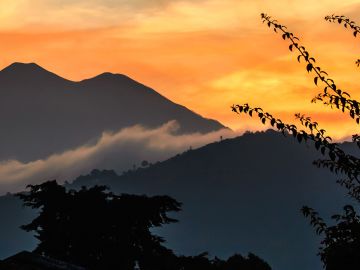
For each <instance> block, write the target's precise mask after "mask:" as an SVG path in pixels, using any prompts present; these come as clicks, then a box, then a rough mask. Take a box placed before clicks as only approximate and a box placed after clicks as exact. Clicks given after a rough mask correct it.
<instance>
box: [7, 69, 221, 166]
mask: <svg viewBox="0 0 360 270" xmlns="http://www.w3.org/2000/svg"><path fill="white" fill-rule="evenodd" d="M171 120H176V121H177V122H178V123H179V125H180V129H179V130H178V133H179V134H184V133H192V132H200V133H207V132H210V131H215V130H219V129H221V128H224V126H222V125H221V124H220V123H219V122H217V121H214V120H210V119H205V118H203V117H201V116H200V115H198V114H196V113H194V112H192V111H190V110H188V109H187V108H185V107H184V106H181V105H178V104H175V103H173V102H171V101H170V100H168V99H166V98H165V97H163V96H161V95H160V94H159V93H157V92H156V91H155V90H153V89H151V88H149V87H146V86H145V85H142V84H140V83H138V82H136V81H134V80H132V79H130V78H129V77H127V76H125V75H120V74H112V73H103V74H101V75H98V76H96V77H94V78H91V79H87V80H83V81H80V82H73V81H69V80H66V79H63V78H61V77H59V76H57V75H56V74H53V73H51V72H49V71H47V70H45V69H43V68H42V67H40V66H38V65H37V64H34V63H31V64H23V63H14V64H12V65H10V66H8V67H6V68H5V69H3V70H1V71H0V123H1V132H0V149H1V152H0V160H8V159H16V160H19V161H23V162H27V161H32V160H36V159H40V158H45V157H48V156H50V155H52V154H54V153H61V152H63V151H65V150H68V149H73V148H75V147H78V146H80V145H84V144H92V143H94V142H96V140H97V139H98V138H99V137H100V136H101V134H102V133H103V132H105V131H109V132H116V131H118V130H120V129H122V128H124V127H128V126H133V125H137V124H140V125H143V126H144V127H148V128H155V127H158V126H161V125H162V124H164V123H167V122H169V121H171Z"/></svg>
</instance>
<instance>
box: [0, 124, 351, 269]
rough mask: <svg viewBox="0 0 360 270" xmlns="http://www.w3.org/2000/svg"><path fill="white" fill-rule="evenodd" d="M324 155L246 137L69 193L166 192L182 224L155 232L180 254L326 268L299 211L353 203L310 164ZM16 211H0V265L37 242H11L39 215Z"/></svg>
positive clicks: (268, 137)
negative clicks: (179, 205)
mask: <svg viewBox="0 0 360 270" xmlns="http://www.w3.org/2000/svg"><path fill="white" fill-rule="evenodd" d="M343 146H344V147H345V148H346V149H348V150H354V149H355V148H354V146H353V145H352V144H343ZM319 157H320V156H319V153H318V152H316V150H315V149H314V147H313V146H312V145H310V144H309V145H304V144H298V143H297V141H295V140H294V139H293V138H292V137H284V136H283V135H282V134H280V133H277V132H274V131H267V132H258V133H247V134H245V135H243V136H241V137H237V138H234V139H227V140H223V141H221V142H216V143H212V144H209V145H206V146H204V147H201V148H198V149H194V150H189V151H186V152H184V153H182V154H179V155H177V156H174V157H172V158H170V159H168V160H166V161H163V162H158V163H155V164H150V165H147V166H146V167H143V168H139V169H136V170H129V171H127V172H125V173H124V174H123V175H120V176H119V175H117V174H116V173H115V172H114V171H110V170H108V171H100V170H94V171H93V172H91V173H90V174H89V175H83V176H80V177H78V178H77V179H76V180H75V181H74V182H73V183H72V184H69V186H68V187H69V188H79V187H81V186H83V185H88V186H91V185H94V184H100V185H108V186H110V187H111V190H112V191H114V192H118V193H135V194H148V195H154V194H157V195H161V194H167V195H170V196H172V197H174V198H175V199H177V200H179V201H181V202H183V211H182V212H181V213H180V214H178V215H176V218H178V219H179V220H180V222H179V223H177V224H174V225H167V226H165V227H164V228H162V229H159V230H158V231H157V233H158V234H160V235H161V236H164V237H165V239H166V240H167V245H168V246H169V247H170V248H172V249H174V250H175V251H176V252H177V253H180V254H186V255H194V254H199V253H200V252H203V251H209V252H210V255H219V256H221V257H228V256H229V255H231V254H233V253H234V252H240V253H242V254H246V253H247V252H249V251H251V252H254V253H255V254H257V255H258V256H260V257H261V258H263V259H265V260H266V261H267V262H269V264H270V265H271V266H272V267H273V269H277V270H288V269H293V270H303V269H321V263H320V260H319V258H318V257H317V256H316V253H317V248H318V246H319V238H318V237H316V234H315V232H314V230H313V229H312V228H311V226H310V225H309V223H308V220H306V219H305V218H304V217H303V216H302V215H301V213H300V208H301V207H302V206H303V205H308V206H310V207H313V208H315V209H316V210H318V211H319V212H320V214H321V216H323V217H325V218H326V217H330V216H331V215H332V214H334V213H339V212H340V211H341V208H342V206H343V205H344V204H346V203H348V201H349V199H348V198H347V196H346V194H345V190H343V189H342V188H341V187H339V186H338V185H337V184H336V183H335V181H336V179H337V177H336V176H334V175H333V174H331V173H330V172H328V171H327V170H323V169H318V168H316V167H315V166H313V165H312V161H313V160H314V159H317V158H319ZM339 177H340V176H339ZM11 198H12V196H7V197H3V198H1V199H0V201H1V200H3V202H2V203H4V204H5V201H7V202H8V206H7V209H9V207H10V206H9V205H14V202H11V203H9V201H10V200H11ZM2 203H1V204H2ZM1 204H0V205H1ZM19 205H20V204H19V202H17V206H13V208H12V210H11V211H8V210H7V209H6V207H3V208H2V210H1V211H0V214H1V219H2V220H7V223H6V226H4V225H2V230H1V231H0V239H7V241H0V251H2V252H1V254H0V259H1V256H4V257H5V256H8V255H11V254H13V253H15V252H16V251H20V250H23V249H24V247H25V246H24V244H26V245H27V246H26V247H29V245H30V244H34V241H33V242H29V241H26V239H25V238H23V241H22V240H21V237H23V236H22V235H21V237H18V238H16V239H13V240H11V234H14V233H15V231H14V229H13V228H14V227H18V226H19V225H21V224H24V223H26V222H28V221H29V220H30V219H31V216H32V215H33V214H34V213H31V211H29V210H28V209H21V208H20V206H19ZM11 230H12V231H11ZM10 231H11V234H10V233H9V232H10ZM18 232H19V230H18ZM22 234H23V233H22ZM16 235H20V234H16ZM15 242H16V243H15ZM9 243H12V245H13V246H15V247H16V249H10V248H9V247H8V246H9ZM4 250H5V251H6V252H4Z"/></svg>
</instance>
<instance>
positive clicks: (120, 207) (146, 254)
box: [18, 181, 181, 269]
mask: <svg viewBox="0 0 360 270" xmlns="http://www.w3.org/2000/svg"><path fill="white" fill-rule="evenodd" d="M29 187H30V191H29V192H28V193H22V194H19V195H18V196H19V197H20V198H21V199H22V200H23V201H24V204H25V205H26V206H30V207H32V208H36V209H40V212H39V215H38V216H37V217H36V218H35V219H34V220H33V221H32V222H31V223H30V224H27V225H24V226H22V228H23V229H24V230H26V231H35V232H36V237H37V238H38V239H39V241H40V242H39V244H38V246H37V248H36V249H35V252H36V253H39V254H42V255H46V256H50V257H53V258H57V259H61V260H64V261H68V262H72V263H75V264H78V265H82V266H85V267H88V268H89V269H134V267H135V265H136V264H138V265H139V267H140V269H163V268H162V267H163V266H162V265H161V263H162V262H163V261H165V258H172V257H174V256H175V255H174V254H173V253H172V251H171V250H169V249H167V248H165V247H164V246H163V245H162V243H163V242H164V240H163V239H162V238H161V237H159V236H156V235H154V234H153V233H152V232H151V228H154V227H160V226H162V225H163V224H168V223H172V222H176V221H177V220H175V219H173V218H170V217H169V216H168V212H177V211H180V207H181V204H180V203H179V202H177V201H176V200H174V199H172V198H171V197H168V196H154V197H147V196H137V195H128V194H122V195H114V194H112V193H110V192H107V191H106V188H105V187H103V186H95V187H92V188H89V189H88V188H85V187H84V188H82V189H81V190H79V191H75V190H69V191H67V190H66V189H65V187H63V186H61V185H58V184H57V182H56V181H49V182H45V183H43V184H40V185H30V186H29ZM159 257H162V258H164V260H158V258H159ZM167 269H170V268H167Z"/></svg>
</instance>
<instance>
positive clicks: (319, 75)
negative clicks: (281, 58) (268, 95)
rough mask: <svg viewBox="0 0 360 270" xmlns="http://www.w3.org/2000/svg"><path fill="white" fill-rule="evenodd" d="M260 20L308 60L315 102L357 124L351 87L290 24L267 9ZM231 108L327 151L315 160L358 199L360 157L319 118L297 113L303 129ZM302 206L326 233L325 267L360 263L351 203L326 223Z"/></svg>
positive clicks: (359, 114) (359, 109)
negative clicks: (337, 79)
mask: <svg viewBox="0 0 360 270" xmlns="http://www.w3.org/2000/svg"><path fill="white" fill-rule="evenodd" d="M261 19H262V20H263V23H266V24H267V26H268V27H269V28H272V29H273V30H274V32H276V33H277V32H280V33H281V35H282V38H283V39H284V40H288V41H289V42H290V45H289V50H290V51H293V50H295V51H297V52H298V56H297V60H298V62H301V61H304V62H305V64H306V71H307V72H308V73H312V74H315V76H314V84H315V85H316V86H319V85H320V83H321V84H322V85H323V91H322V92H320V93H319V94H317V95H316V96H315V97H314V98H313V99H312V102H313V103H314V102H317V101H321V102H322V103H323V104H324V105H326V106H330V107H331V108H333V109H337V110H340V111H342V112H343V113H345V112H347V113H348V114H349V116H350V117H351V118H352V119H354V120H355V122H356V124H359V122H360V104H359V102H358V101H357V100H355V99H352V98H351V96H350V94H349V93H348V92H346V91H343V90H342V89H340V88H339V87H338V86H337V85H336V83H335V81H334V80H333V79H331V78H330V77H329V75H328V73H327V72H326V71H324V70H323V69H322V68H321V67H320V66H318V65H317V64H316V60H315V58H314V57H312V56H311V55H310V53H309V52H308V51H307V49H306V48H305V47H304V46H302V45H301V44H300V39H299V38H298V37H297V36H295V35H294V34H293V33H291V32H289V31H288V30H287V27H286V26H284V25H281V24H279V23H278V21H276V20H273V19H272V18H271V17H270V16H268V15H266V14H264V13H262V14H261ZM325 20H327V21H330V22H338V23H339V24H343V25H344V27H346V28H350V29H352V30H353V35H354V37H356V36H357V34H358V33H359V32H360V27H359V26H357V25H356V24H355V22H354V21H351V20H350V19H348V18H346V17H345V16H336V15H332V16H326V17H325ZM356 64H357V65H358V66H359V64H360V60H357V61H356ZM232 110H233V111H234V112H235V113H238V114H241V113H245V114H249V115H250V116H253V115H254V114H256V115H257V116H258V117H259V119H260V121H261V122H262V123H263V124H266V123H267V122H268V123H270V124H271V126H273V127H274V128H275V129H278V130H279V131H281V132H282V133H283V134H284V135H288V134H289V135H292V136H294V138H296V139H297V140H298V141H299V143H301V142H307V141H312V142H313V145H314V147H315V148H316V149H317V150H319V151H320V152H321V153H322V154H323V155H324V156H328V159H321V160H316V161H314V164H315V165H317V166H318V167H325V168H328V169H330V171H331V172H333V173H336V174H341V175H342V176H343V177H344V178H343V179H340V180H338V183H339V184H340V185H341V186H343V187H345V188H346V189H347V192H348V194H349V195H350V197H351V198H353V199H354V200H355V201H356V202H357V203H359V202H360V179H359V173H360V159H359V158H357V157H355V156H353V155H351V154H348V153H346V152H345V151H344V150H343V149H341V147H340V146H339V145H338V144H336V143H333V142H332V139H331V137H330V136H328V135H327V134H326V131H325V130H324V129H321V128H320V127H319V124H318V123H317V122H315V121H312V119H311V118H310V117H308V116H305V115H303V114H300V113H297V114H295V117H296V118H297V119H298V120H299V122H300V123H301V125H302V126H303V127H304V128H305V130H304V129H299V128H298V127H297V126H296V125H295V124H288V123H284V122H283V121H282V120H281V119H278V118H275V117H273V116H272V115H271V114H270V113H268V112H264V111H263V109H262V108H253V107H251V106H250V105H249V104H247V103H245V104H242V105H233V106H232ZM352 139H353V142H355V143H357V145H358V147H359V148H360V135H358V134H355V135H353V137H352ZM301 211H302V213H303V215H304V216H305V217H308V218H309V219H310V224H311V225H312V226H313V227H314V228H315V230H316V233H317V234H320V235H323V237H324V238H323V240H322V242H321V246H320V248H319V255H320V258H321V260H322V262H323V264H324V267H325V268H326V269H327V270H335V269H336V270H338V269H347V270H351V269H358V268H359V267H360V217H359V216H358V215H357V214H356V211H355V209H354V207H353V206H351V205H346V206H345V207H344V213H343V214H342V215H334V216H332V219H333V220H334V221H335V225H333V226H328V225H327V224H326V223H325V221H324V220H323V219H322V218H321V217H320V216H319V214H318V213H317V212H316V211H315V210H313V209H312V208H309V207H307V206H304V207H303V208H302V209H301Z"/></svg>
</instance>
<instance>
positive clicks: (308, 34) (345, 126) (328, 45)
mask: <svg viewBox="0 0 360 270" xmlns="http://www.w3.org/2000/svg"><path fill="white" fill-rule="evenodd" d="M261 12H266V13H268V14H271V15H272V16H273V17H274V18H277V19H278V20H279V21H280V22H281V23H282V24H284V25H287V26H288V28H289V30H290V31H293V32H294V33H296V34H297V35H298V36H299V37H301V41H302V43H303V44H304V45H305V46H306V47H307V48H308V50H309V51H310V52H311V53H312V55H313V56H314V57H315V58H316V59H317V62H318V64H319V65H320V66H321V67H322V68H323V69H324V70H326V71H328V73H329V75H330V77H331V78H333V79H334V80H335V81H336V82H337V84H338V85H339V86H340V87H341V88H342V89H344V90H346V91H348V92H350V93H351V94H352V96H353V97H354V98H357V99H360V89H359V86H360V85H359V84H358V83H357V82H356V80H355V78H357V76H358V72H359V70H358V69H357V67H356V65H355V60H356V59H357V58H359V55H360V47H359V45H360V40H359V38H357V39H355V38H354V37H353V36H352V32H351V31H348V30H346V29H344V28H343V27H342V26H339V25H337V24H331V23H328V22H326V21H325V20H324V19H323V18H324V16H326V15H329V14H333V13H335V14H339V15H342V14H344V15H347V16H348V17H350V18H352V19H353V20H355V21H357V22H358V23H360V19H359V16H360V4H359V2H358V1H351V0H347V1H341V2H339V1H335V0H329V1H317V2H315V1H308V0H306V1H301V2H300V1H286V0H281V1H250V0H244V1H238V0H222V1H219V0H197V1H176V0H168V1H166V0H156V1H148V0H147V1H146V0H134V1H125V0H122V1H114V0H103V1H101V0H87V1H85V0H77V1H71V0H58V1H55V0H31V1H30V0H11V1H8V0H2V1H1V2H0V20H1V24H0V51H1V58H0V67H5V66H7V65H9V64H11V63H12V62H36V63H38V64H39V65H41V66H43V67H44V68H46V69H48V70H50V71H52V72H54V73H56V74H58V75H60V76H62V77H64V78H67V79H71V80H82V79H86V78H89V77H92V76H95V75H97V74H99V73H102V72H105V71H110V72H113V73H122V74H126V75H128V76H130V77H132V78H133V79H135V80H137V81H139V82H141V83H143V84H146V85H148V86H150V87H152V88H154V89H155V90H156V91H158V92H160V93H161V94H162V95H164V96H166V97H167V98H169V99H171V100H172V101H174V102H176V103H180V104H182V105H184V106H186V107H188V108H190V109H191V110H194V111H196V112H197V113H199V114H201V115H203V116H205V117H207V118H214V119H217V120H219V121H220V122H222V123H223V124H224V125H226V126H229V127H230V128H232V129H247V128H249V129H252V130H255V129H258V128H263V127H262V126H261V124H260V122H259V121H257V119H251V118H249V117H247V116H245V115H244V116H241V117H238V116H237V115H235V114H234V113H233V112H231V109H230V106H231V105H232V104H234V103H245V102H248V103H250V104H252V105H253V106H259V107H262V108H264V110H266V111H269V112H271V113H272V114H273V115H276V116H279V117H281V118H283V119H284V120H286V121H294V113H297V112H300V113H306V114H308V115H310V116H312V117H313V118H314V120H316V121H318V122H319V123H320V124H321V125H322V127H324V128H325V129H327V130H328V131H329V134H330V135H333V136H334V137H338V138H339V137H344V136H349V135H351V134H354V133H356V132H360V129H356V128H355V124H354V123H353V121H351V120H350V119H348V117H347V115H344V117H341V115H340V114H339V113H338V112H336V111H333V110H331V109H330V108H326V107H324V106H323V105H321V104H311V103H310V100H311V99H312V97H313V96H315V95H316V94H317V93H318V92H320V91H321V90H322V88H321V87H318V88H316V86H315V85H314V84H313V76H312V75H311V74H310V75H309V74H307V72H306V70H305V67H304V65H303V64H299V63H297V61H296V56H297V54H295V53H291V52H290V51H289V50H288V43H287V42H286V41H283V40H282V39H281V36H280V35H278V34H275V33H274V32H273V31H272V30H269V29H268V28H267V27H266V25H263V24H262V22H261V19H260V13H261Z"/></svg>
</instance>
